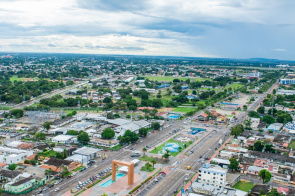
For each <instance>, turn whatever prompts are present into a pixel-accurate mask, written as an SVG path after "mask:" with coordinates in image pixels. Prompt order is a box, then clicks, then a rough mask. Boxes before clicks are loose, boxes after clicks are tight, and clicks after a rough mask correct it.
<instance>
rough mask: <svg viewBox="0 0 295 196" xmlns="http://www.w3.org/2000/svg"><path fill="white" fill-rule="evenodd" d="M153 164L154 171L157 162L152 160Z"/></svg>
mask: <svg viewBox="0 0 295 196" xmlns="http://www.w3.org/2000/svg"><path fill="white" fill-rule="evenodd" d="M151 163H152V164H153V169H154V168H155V167H154V166H155V164H156V163H157V162H156V160H151Z"/></svg>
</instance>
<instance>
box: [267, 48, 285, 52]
mask: <svg viewBox="0 0 295 196" xmlns="http://www.w3.org/2000/svg"><path fill="white" fill-rule="evenodd" d="M271 50H273V51H278V52H286V51H287V50H286V49H284V48H275V49H271Z"/></svg>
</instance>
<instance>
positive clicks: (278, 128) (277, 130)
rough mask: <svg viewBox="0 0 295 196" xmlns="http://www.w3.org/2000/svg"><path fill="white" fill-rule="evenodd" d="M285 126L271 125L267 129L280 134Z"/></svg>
mask: <svg viewBox="0 0 295 196" xmlns="http://www.w3.org/2000/svg"><path fill="white" fill-rule="evenodd" d="M283 126H284V124H282V123H273V124H271V125H269V126H268V127H267V128H266V129H267V130H272V131H275V132H279V131H280V130H281V128H282V127H283Z"/></svg>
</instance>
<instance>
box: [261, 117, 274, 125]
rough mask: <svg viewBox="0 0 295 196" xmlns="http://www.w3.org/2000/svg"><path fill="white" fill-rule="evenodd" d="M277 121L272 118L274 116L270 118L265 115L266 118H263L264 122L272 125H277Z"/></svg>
mask: <svg viewBox="0 0 295 196" xmlns="http://www.w3.org/2000/svg"><path fill="white" fill-rule="evenodd" d="M275 121H276V120H275V119H274V117H272V116H269V115H265V116H263V118H262V122H266V123H267V124H272V123H275Z"/></svg>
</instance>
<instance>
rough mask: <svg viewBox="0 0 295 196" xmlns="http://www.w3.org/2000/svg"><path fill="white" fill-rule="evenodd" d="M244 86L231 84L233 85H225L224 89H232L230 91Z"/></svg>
mask: <svg viewBox="0 0 295 196" xmlns="http://www.w3.org/2000/svg"><path fill="white" fill-rule="evenodd" d="M243 86H244V85H243V84H240V83H233V84H230V85H227V86H226V87H224V89H226V90H227V89H228V88H230V87H231V88H232V89H238V88H241V87H243Z"/></svg>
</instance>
